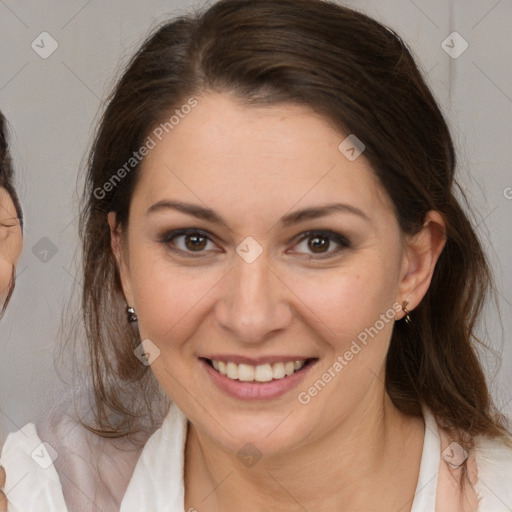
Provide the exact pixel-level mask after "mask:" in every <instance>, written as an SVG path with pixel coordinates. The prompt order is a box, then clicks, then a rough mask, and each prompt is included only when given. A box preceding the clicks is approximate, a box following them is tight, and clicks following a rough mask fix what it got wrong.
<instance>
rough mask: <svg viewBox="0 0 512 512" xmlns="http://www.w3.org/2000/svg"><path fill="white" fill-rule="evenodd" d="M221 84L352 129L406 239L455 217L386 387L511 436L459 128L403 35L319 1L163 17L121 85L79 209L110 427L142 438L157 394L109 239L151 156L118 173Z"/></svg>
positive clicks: (442, 414)
mask: <svg viewBox="0 0 512 512" xmlns="http://www.w3.org/2000/svg"><path fill="white" fill-rule="evenodd" d="M208 91H218V92H226V93H230V94H232V95H233V97H235V98H238V99H239V100H240V101H242V102H244V103H245V104H247V105H268V104H274V103H283V102H285V103H291V104H299V105H305V106H307V107H309V108H311V109H312V110H314V111H315V112H317V113H318V114H320V115H321V116H323V117H324V118H325V119H326V120H328V121H329V122H331V123H332V124H333V125H334V126H335V127H336V128H337V129H338V130H339V131H340V133H344V134H349V133H354V134H356V135H357V137H358V138H359V139H360V140H362V141H363V142H364V144H365V146H366V150H365V156H366V158H368V160H369V161H370V163H371V165H372V167H373V169H374V171H375V173H376V175H377V176H378V178H379V179H380V182H381V184H382V186H383V187H384V189H385V190H386V191H387V193H388V194H389V197H390V198H391V200H392V202H393V204H394V208H395V213H396V217H397V219H398V222H399V224H400V226H401V229H402V230H403V232H404V233H407V234H414V233H416V232H417V231H418V230H419V229H420V228H421V227H422V221H423V220H424V218H425V215H426V213H427V212H428V211H429V210H437V211H438V212H440V213H441V214H442V216H443V218H444V220H445V222H446V227H447V242H446V246H445V248H444V251H443V252H442V254H441V256H440V258H439V261H438V264H437V266H436V269H435V272H434V275H433V279H432V283H431V286H430V288H429V290H428V292H427V294H426V295H425V297H424V299H423V301H422V302H421V303H420V304H419V306H418V307H417V308H416V309H415V310H414V311H413V313H412V324H411V325H408V324H406V323H404V322H396V324H395V328H394V331H393V334H392V339H391V345H390V349H389V352H388V356H387V368H386V388H387V392H388V393H389V395H390V397H391V399H392V401H393V403H394V404H395V406H396V407H397V408H398V409H399V410H400V411H402V412H404V413H406V414H410V415H418V416H419V415H421V404H422V403H424V404H426V405H427V406H428V407H430V408H431V410H432V411H433V413H434V415H435V416H436V417H437V419H438V421H440V422H441V423H442V424H443V425H445V426H446V427H447V428H450V429H453V430H454V431H456V432H467V433H469V434H471V435H477V434H487V435H489V436H504V435H506V427H505V423H504V418H503V417H502V416H501V415H499V414H498V412H497V411H496V409H495V407H494V405H493V402H492V399H491V396H490V394H489V391H488V388H487V385H486V381H485V377H484V373H483V370H482V367H481V365H480V363H479V360H478V358H477V354H476V347H477V343H479V341H478V339H477V338H476V337H475V335H474V329H475V322H476V321H477V318H478V317H479V314H480V312H481V309H482V306H483V303H484V299H485V298H486V296H487V295H488V293H489V292H492V290H493V288H492V284H491V283H492V281H491V273H490V269H489V266H488V264H487V261H486V257H485V255H484V252H483V250H482V246H481V244H480V242H479V240H478V237H477V235H476V234H475V230H474V228H473V227H472V225H471V222H470V220H469V219H468V217H467V215H466V214H465V212H464V210H463V209H462V207H461V205H460V204H459V202H458V201H457V199H456V197H455V194H456V193H457V189H458V185H457V183H456V181H455V180H454V171H455V154H454V148H453V145H452V140H451V137H450V133H449V130H448V127H447V125H446V122H445V120H444V118H443V116H442V114H441V112H440V109H439V107H438V105H437V103H436V101H435V99H434V97H433V95H432V93H431V92H430V90H429V88H428V86H427V85H426V83H425V81H424V80H423V78H422V76H421V73H420V71H419V70H418V68H417V66H416V64H415V62H414V60H413V58H412V56H411V54H410V52H409V50H408V49H407V48H406V46H405V45H404V43H403V42H402V41H401V39H400V38H399V37H398V36H397V35H396V34H395V33H394V32H393V31H392V30H390V29H388V28H386V27H384V26H382V25H381V24H379V23H377V22H376V21H374V20H373V19H371V18H369V17H367V16H366V15H363V14H361V13H358V12H355V11H353V10H350V9H348V8H345V7H342V6H340V5H337V4H335V3H332V2H327V1H321V0H222V1H220V2H218V3H215V4H214V5H213V6H211V7H210V8H208V9H207V10H205V11H204V12H200V13H198V14H195V15H190V16H183V17H180V18H177V19H175V20H173V21H170V22H168V23H165V24H164V25H163V26H161V27H159V28H158V29H157V30H156V31H155V33H154V34H153V35H152V36H151V37H149V39H148V40H147V41H146V42H145V43H144V44H143V46H142V47H141V48H140V50H139V51H138V52H137V54H136V55H135V56H134V57H133V58H132V60H131V61H130V63H129V65H128V67H127V69H126V71H125V73H124V75H123V76H122V78H121V79H120V81H119V83H118V84H117V86H116V88H115V90H114V91H113V94H112V96H111V98H110V99H109V103H108V106H107V108H106V111H105V113H104V115H103V118H102V121H101V124H100V126H99V130H98V132H97V136H96V139H95V142H94V145H93V148H92V152H91V155H90V159H89V167H88V172H87V176H86V188H85V196H84V200H85V203H84V205H83V211H82V217H81V236H82V240H83V262H84V272H85V277H84V289H83V313H84V318H85V323H86V329H87V335H88V339H89V343H90V356H91V367H92V372H93V380H94V388H95V400H96V414H97V431H98V432H99V433H100V434H101V433H102V434H107V433H110V435H123V434H124V433H128V432H133V431H134V430H135V429H136V426H137V424H138V422H139V420H140V418H144V417H145V418H147V417H149V415H150V413H151V408H150V405H149V402H150V398H148V393H151V392H152V391H151V390H154V389H155V381H154V378H153V377H152V374H151V372H150V370H149V369H148V368H147V367H145V366H143V365H141V364H140V362H139V361H138V359H137V358H136V357H135V356H134V349H135V347H136V346H137V345H138V344H139V343H140V339H139V336H138V332H137V330H136V329H135V330H134V329H133V328H132V327H131V326H130V325H129V324H128V322H127V319H126V313H125V308H126V303H125V300H124V297H123V292H122V289H121V285H120V279H119V274H118V269H117V266H116V261H115V259H114V257H113V254H112V251H111V248H110V233H109V226H108V224H107V213H108V212H110V211H114V212H116V214H117V218H118V220H119V223H120V226H121V227H124V226H125V225H126V223H127V221H128V214H129V208H130V200H131V197H132V194H133V191H134V188H135V186H136V183H137V176H138V169H139V167H140V165H134V166H133V168H132V169H130V170H129V172H125V173H123V174H122V176H123V178H122V179H118V178H119V176H120V173H119V169H120V168H123V165H125V163H126V162H128V161H130V158H131V157H132V156H133V154H134V152H135V151H137V149H138V148H140V147H141V146H142V145H143V143H144V140H145V139H146V138H147V137H148V134H150V132H151V130H152V129H153V128H154V127H155V126H157V125H158V124H159V123H161V122H162V121H163V120H164V119H166V118H168V117H169V113H170V112H172V110H173V109H175V108H177V107H179V106H180V105H182V104H185V103H186V102H187V99H189V98H191V97H194V96H195V97H197V98H200V96H201V94H203V93H205V92H208ZM125 170H126V167H125ZM113 180H114V181H113ZM107 183H109V184H111V186H108V187H107V186H105V184H107ZM459 191H460V190H459ZM462 197H463V198H464V201H465V197H464V194H462ZM466 206H467V205H466ZM144 397H145V400H144V399H143V400H142V401H141V402H139V401H137V398H144ZM137 403H141V404H142V405H141V406H140V407H138V406H137V405H136V404H137ZM111 412H114V413H116V418H117V419H118V420H116V421H115V422H111V421H110V413H111ZM119 419H120V421H119Z"/></svg>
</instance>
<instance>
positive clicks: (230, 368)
mask: <svg viewBox="0 0 512 512" xmlns="http://www.w3.org/2000/svg"><path fill="white" fill-rule="evenodd" d="M226 375H227V376H228V377H229V378H230V379H238V365H237V364H235V363H228V364H227V367H226Z"/></svg>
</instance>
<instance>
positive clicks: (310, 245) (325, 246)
mask: <svg viewBox="0 0 512 512" xmlns="http://www.w3.org/2000/svg"><path fill="white" fill-rule="evenodd" d="M349 247H350V242H349V240H348V239H347V238H345V237H344V236H342V235H340V234H338V233H335V232H330V231H326V232H319V231H308V232H307V233H302V235H301V238H300V239H299V242H298V243H297V244H296V245H295V246H294V252H299V253H305V254H306V255H308V256H310V257H311V256H312V255H318V256H319V257H326V258H327V257H330V256H335V255H337V254H338V253H340V252H341V251H343V250H344V249H348V248H349Z"/></svg>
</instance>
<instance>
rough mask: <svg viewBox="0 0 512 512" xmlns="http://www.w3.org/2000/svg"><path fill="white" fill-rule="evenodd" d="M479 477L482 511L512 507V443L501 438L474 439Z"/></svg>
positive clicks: (478, 489) (507, 509) (476, 488)
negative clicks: (509, 443) (511, 444)
mask: <svg viewBox="0 0 512 512" xmlns="http://www.w3.org/2000/svg"><path fill="white" fill-rule="evenodd" d="M473 451H474V457H475V463H476V470H477V473H478V480H477V482H476V484H475V490H476V491H477V493H478V495H479V497H480V499H481V501H480V506H481V510H482V512H487V511H500V510H504V511H509V510H511V509H512V446H510V445H508V444H507V443H505V441H503V440H500V439H491V438H488V437H483V436H479V437H477V438H475V441H474V448H473Z"/></svg>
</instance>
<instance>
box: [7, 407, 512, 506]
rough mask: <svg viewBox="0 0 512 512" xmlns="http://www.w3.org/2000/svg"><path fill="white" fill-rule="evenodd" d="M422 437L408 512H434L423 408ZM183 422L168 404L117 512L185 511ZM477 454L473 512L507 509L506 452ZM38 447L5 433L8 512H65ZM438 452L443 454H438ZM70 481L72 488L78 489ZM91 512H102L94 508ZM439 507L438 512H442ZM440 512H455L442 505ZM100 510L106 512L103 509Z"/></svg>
mask: <svg viewBox="0 0 512 512" xmlns="http://www.w3.org/2000/svg"><path fill="white" fill-rule="evenodd" d="M423 413H424V420H425V437H424V443H423V451H422V457H421V464H420V472H419V478H418V483H417V486H416V494H415V498H414V502H413V504H412V511H411V512H434V511H435V510H436V495H437V491H438V475H439V469H440V463H441V462H442V461H441V441H442V440H441V438H440V435H439V432H440V431H439V428H438V425H437V423H436V421H435V419H434V417H433V415H432V414H431V413H430V411H429V410H428V409H427V408H424V409H423ZM186 435H187V418H186V417H185V416H184V414H183V413H182V412H181V411H180V410H179V409H178V407H177V406H176V405H174V404H173V405H171V408H170V410H169V413H168V414H167V416H166V418H165V420H164V422H163V424H162V426H161V427H160V428H159V429H157V430H156V431H155V432H154V433H153V434H152V435H151V437H150V438H149V439H148V441H147V443H146V444H145V445H144V448H143V450H142V453H141V455H140V457H139V458H138V460H137V463H136V465H135V469H134V472H133V474H132V477H131V479H130V481H129V484H128V487H127V489H126V492H125V494H124V497H123V499H122V503H121V508H120V512H188V511H185V505H184V497H185V488H184V480H183V471H184V455H185V443H186ZM475 449H476V450H477V452H478V453H477V458H476V460H477V465H478V475H479V481H478V485H477V486H476V491H477V494H478V496H479V498H480V504H479V506H478V509H477V510H478V512H510V511H511V510H512V450H511V449H509V448H505V447H504V445H502V444H499V443H495V442H494V441H489V442H488V443H480V445H479V447H477V448H475ZM52 452H53V449H52V448H51V447H50V446H48V445H46V444H45V443H42V441H41V439H40V438H39V436H38V433H37V431H36V428H35V426H34V425H33V424H28V425H26V426H25V427H24V428H23V429H22V430H20V431H18V432H16V433H13V434H10V435H9V436H8V438H7V441H6V443H5V446H4V448H3V451H2V455H1V457H0V465H2V466H3V467H4V468H5V469H6V473H7V479H6V485H5V492H6V494H7V497H8V499H9V509H8V510H9V512H41V511H45V512H67V511H68V509H67V508H66V504H65V501H64V495H63V492H62V486H61V481H60V479H59V475H58V473H57V471H56V469H55V467H54V465H53V464H52V458H54V457H55V455H56V454H55V453H52ZM443 453H444V452H443ZM78 483H79V482H73V483H72V485H78ZM91 506H92V507H93V508H92V509H93V510H95V509H96V506H97V507H98V508H97V509H98V510H104V509H102V508H101V506H100V505H99V504H96V505H94V504H92V505H91ZM444 510H445V508H444V506H443V505H441V506H438V511H439V512H441V511H444ZM446 510H450V511H451V510H456V509H454V508H452V507H451V508H449V507H448V506H447V507H446ZM73 512H74V511H73ZM105 512H106V511H105Z"/></svg>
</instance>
